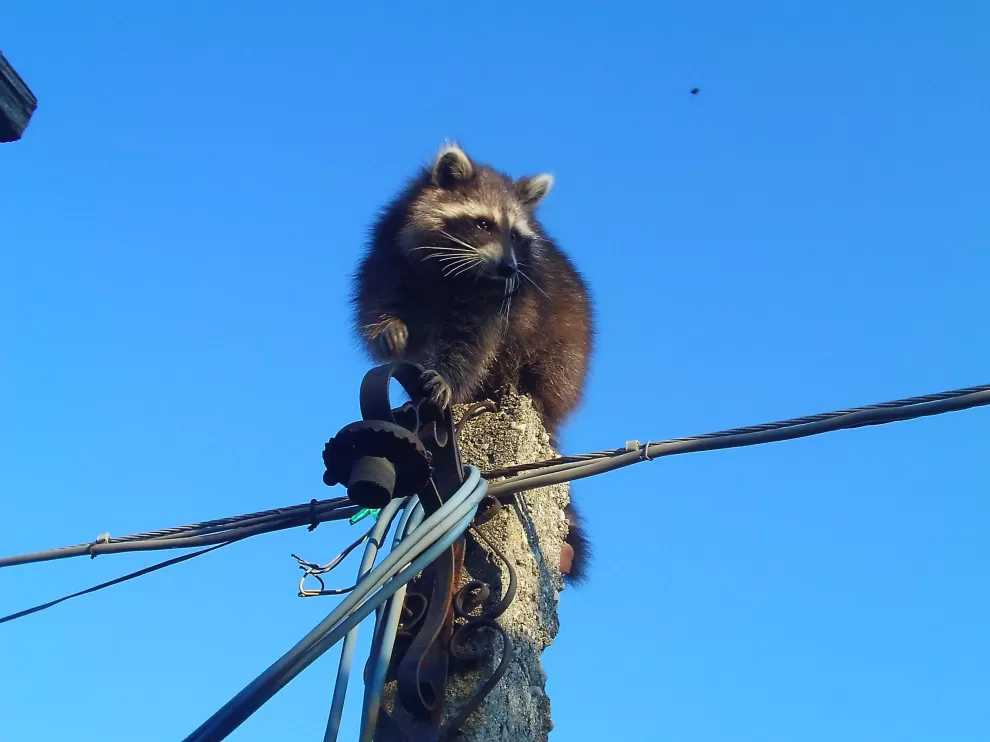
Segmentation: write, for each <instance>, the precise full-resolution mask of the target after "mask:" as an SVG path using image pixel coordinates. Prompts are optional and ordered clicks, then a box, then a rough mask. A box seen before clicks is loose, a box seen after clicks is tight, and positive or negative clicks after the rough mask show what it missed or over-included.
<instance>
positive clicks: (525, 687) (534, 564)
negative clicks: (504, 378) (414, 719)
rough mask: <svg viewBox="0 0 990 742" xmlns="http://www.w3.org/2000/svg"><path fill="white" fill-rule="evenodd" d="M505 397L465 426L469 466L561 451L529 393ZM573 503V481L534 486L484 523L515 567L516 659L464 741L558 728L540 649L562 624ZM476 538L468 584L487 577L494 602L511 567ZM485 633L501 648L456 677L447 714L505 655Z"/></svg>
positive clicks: (511, 619) (510, 619) (506, 619)
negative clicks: (567, 514) (564, 552)
mask: <svg viewBox="0 0 990 742" xmlns="http://www.w3.org/2000/svg"><path fill="white" fill-rule="evenodd" d="M498 402H499V411H498V412H497V413H483V414H481V415H480V416H479V417H477V418H475V419H473V420H472V421H471V422H469V423H468V424H467V425H466V426H465V428H464V429H463V430H462V432H461V437H460V440H459V444H460V447H461V453H462V456H463V459H464V462H465V463H466V464H472V465H474V466H477V467H478V468H480V469H481V470H482V471H484V470H486V469H494V468H498V467H503V466H510V465H512V464H520V463H528V462H532V461H543V460H545V459H549V458H553V457H554V456H556V455H557V454H556V452H555V451H554V450H553V449H552V448H551V447H550V445H549V443H548V441H549V437H548V436H547V435H546V433H545V431H544V429H543V425H542V423H541V421H540V419H539V416H538V415H537V414H536V412H535V411H534V410H533V407H532V405H531V403H530V401H529V399H527V398H525V397H518V396H507V397H505V398H503V399H500V400H498ZM464 409H465V408H464V407H458V408H455V419H460V416H461V415H463V413H464ZM567 502H568V487H567V485H566V484H560V485H554V486H552V487H545V488H542V489H537V490H531V491H529V492H524V493H521V494H520V495H517V506H516V507H503V508H502V510H501V511H500V512H499V513H498V515H497V516H496V517H495V518H493V519H492V520H491V521H489V522H488V523H486V524H485V525H484V526H482V529H481V530H482V532H483V533H484V535H485V536H487V537H488V538H489V539H490V540H491V541H492V542H493V543H495V544H496V545H497V546H498V547H499V548H500V549H501V550H502V551H503V552H504V553H505V555H506V557H507V558H508V559H509V560H510V561H511V563H512V565H513V566H514V567H515V570H516V577H517V580H518V587H517V592H516V597H515V600H514V601H513V602H512V604H511V605H510V606H509V608H508V609H507V610H506V612H505V613H504V614H502V616H501V617H500V618H498V623H499V625H500V626H502V628H503V629H504V630H505V631H506V633H508V635H509V637H510V638H511V640H512V643H513V657H512V661H511V664H510V665H509V669H508V672H507V673H506V675H505V677H503V678H502V681H501V682H500V683H499V684H498V685H497V686H496V687H495V688H494V690H492V692H491V693H490V694H489V695H488V697H487V699H486V702H485V704H484V705H483V706H482V707H481V709H479V710H478V711H476V712H475V713H474V714H472V715H471V717H470V718H469V719H468V720H467V722H466V723H465V724H464V726H463V727H462V729H463V731H464V734H463V736H462V737H461V738H460V739H462V740H464V741H465V742H494V741H495V740H501V741H504V740H527V741H528V740H534V741H540V740H547V738H548V734H549V732H550V730H551V729H552V727H553V724H552V722H551V720H550V699H549V698H548V697H547V695H546V692H545V690H546V676H545V675H544V672H543V668H542V665H541V663H540V655H541V654H542V653H543V650H544V649H546V648H547V647H548V646H549V645H550V644H551V642H553V640H554V637H556V635H557V630H558V627H559V623H558V618H557V604H558V601H559V593H560V590H561V589H562V588H563V582H562V580H561V576H560V550H561V546H562V545H563V541H564V537H565V536H566V534H567V525H566V522H565V521H564V515H563V509H564V506H565V505H566V504H567ZM472 542H473V539H469V540H468V544H469V550H468V552H467V557H466V559H465V572H466V573H467V574H465V575H464V577H463V580H462V582H464V583H466V582H468V581H469V580H472V579H473V580H481V581H483V582H486V583H488V584H489V585H491V587H492V595H491V598H490V600H489V604H495V603H497V602H498V601H499V600H500V599H501V596H502V595H503V594H504V592H505V588H506V586H507V585H508V580H509V576H508V575H509V573H508V570H507V569H506V566H505V564H503V563H502V562H501V560H499V559H498V558H497V557H496V556H495V555H493V554H489V553H488V552H487V551H486V550H485V549H484V548H479V547H477V546H475V545H473V543H472ZM481 636H482V640H483V641H487V642H489V646H491V643H492V642H493V643H494V644H495V645H496V646H495V651H494V652H490V653H489V654H490V655H491V659H490V660H488V661H487V662H486V664H485V666H484V667H483V668H482V669H481V670H480V671H478V672H472V673H470V674H468V675H466V676H463V677H454V678H451V681H450V684H449V686H448V693H447V703H446V708H445V718H446V719H449V718H451V717H452V716H453V715H454V714H456V713H457V711H458V710H460V709H461V708H463V707H464V705H465V704H466V703H467V702H468V700H469V699H470V698H471V696H472V695H473V694H474V692H475V690H476V689H477V688H478V686H479V685H480V684H481V683H482V682H484V679H485V678H487V677H489V676H490V675H491V673H492V672H493V671H494V669H495V667H496V666H497V665H498V663H499V661H500V659H501V655H502V646H501V645H502V642H501V639H499V638H496V637H495V635H494V632H491V631H484V632H483V633H482V634H481Z"/></svg>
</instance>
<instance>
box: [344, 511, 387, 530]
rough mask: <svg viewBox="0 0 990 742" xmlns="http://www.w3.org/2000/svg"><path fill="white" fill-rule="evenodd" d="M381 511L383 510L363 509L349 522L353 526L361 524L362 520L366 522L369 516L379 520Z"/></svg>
mask: <svg viewBox="0 0 990 742" xmlns="http://www.w3.org/2000/svg"><path fill="white" fill-rule="evenodd" d="M381 511H382V510H381V508H361V509H360V510H358V511H357V512H356V513H354V515H352V516H351V518H350V520H349V521H348V522H349V523H350V524H351V525H352V526H353V525H354V524H355V523H360V522H361V521H362V520H364V519H365V518H367V517H368V516H369V515H371V516H373V517H375V518H377V517H378V514H379V513H380V512H381Z"/></svg>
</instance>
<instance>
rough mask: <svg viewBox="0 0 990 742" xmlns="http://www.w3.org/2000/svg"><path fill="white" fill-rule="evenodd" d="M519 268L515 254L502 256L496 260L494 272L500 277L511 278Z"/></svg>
mask: <svg viewBox="0 0 990 742" xmlns="http://www.w3.org/2000/svg"><path fill="white" fill-rule="evenodd" d="M518 270H519V266H518V265H516V258H515V256H509V257H504V258H502V259H501V260H500V261H498V265H496V266H495V273H496V274H497V275H498V276H499V277H500V278H512V277H513V276H514V275H516V273H517V272H518Z"/></svg>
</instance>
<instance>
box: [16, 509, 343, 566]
mask: <svg viewBox="0 0 990 742" xmlns="http://www.w3.org/2000/svg"><path fill="white" fill-rule="evenodd" d="M358 510H360V508H359V507H358V506H357V505H354V504H352V503H351V502H350V500H348V499H347V498H346V497H338V498H334V499H332V500H324V501H321V502H318V503H317V504H316V505H315V506H314V505H312V504H310V503H307V504H305V505H296V506H292V507H289V508H278V509H275V510H268V511H264V512H261V513H249V514H247V515H239V516H235V517H233V518H222V519H219V520H215V521H207V522H205V523H198V524H194V525H189V526H180V527H178V528H169V529H164V530H160V531H150V532H148V533H143V534H133V535H130V536H120V537H118V538H112V539H109V540H107V541H97V542H94V543H88V544H78V545H76V546H63V547H60V548H58V549H50V550H47V551H39V552H34V553H32V554H21V555H19V556H11V557H3V558H0V568H2V567H12V566H15V565H18V564H32V563H35V562H45V561H50V560H53V559H68V558H71V557H78V556H91V557H96V556H99V555H100V554H119V553H122V552H130V551H155V550H159V549H190V548H195V547H199V546H208V545H211V544H217V543H221V542H225V541H232V540H240V539H242V538H247V537H248V536H256V535H258V534H262V533H271V532H272V531H280V530H284V529H287V528H296V527H299V526H305V525H311V524H312V523H325V522H327V521H333V520H344V519H346V518H350V517H351V516H352V515H354V514H355V513H356V512H357V511H358Z"/></svg>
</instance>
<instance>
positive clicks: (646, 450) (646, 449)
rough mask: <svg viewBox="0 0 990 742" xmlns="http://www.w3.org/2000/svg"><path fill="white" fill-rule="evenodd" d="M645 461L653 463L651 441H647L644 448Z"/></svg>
mask: <svg viewBox="0 0 990 742" xmlns="http://www.w3.org/2000/svg"><path fill="white" fill-rule="evenodd" d="M643 461H653V459H651V458H650V442H649V441H647V442H646V445H645V446H643Z"/></svg>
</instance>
